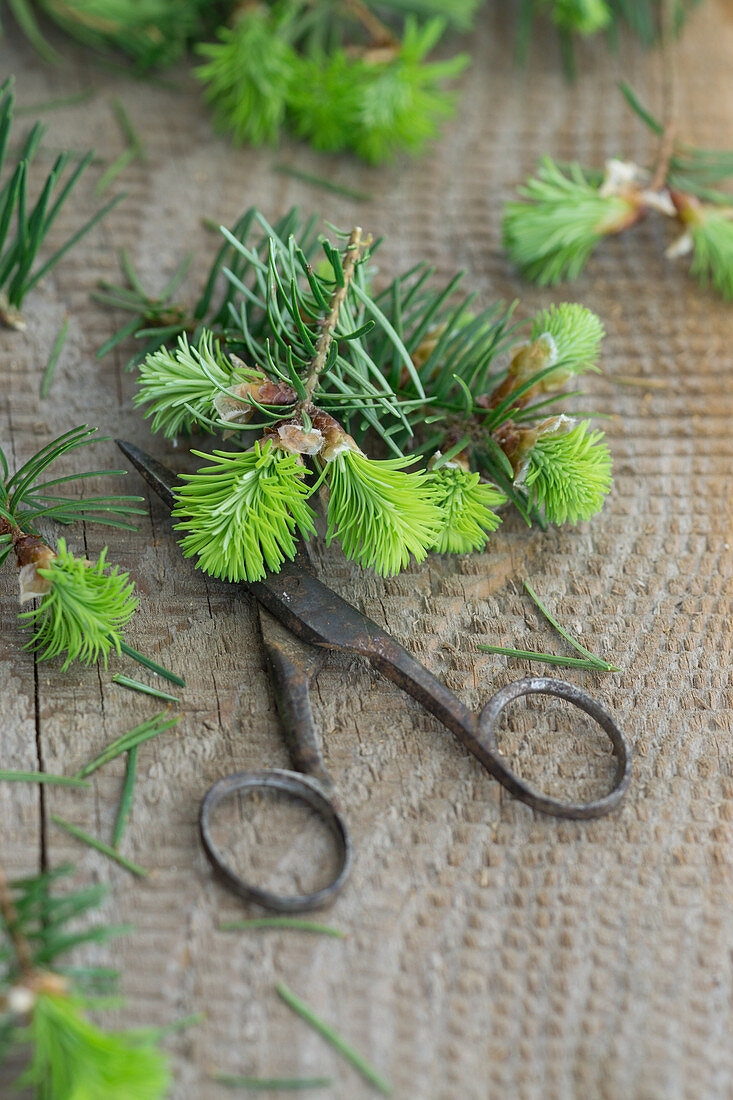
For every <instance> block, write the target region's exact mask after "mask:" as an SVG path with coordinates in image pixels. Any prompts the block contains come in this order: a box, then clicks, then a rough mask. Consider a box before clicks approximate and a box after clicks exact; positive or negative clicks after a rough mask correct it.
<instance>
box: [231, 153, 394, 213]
mask: <svg viewBox="0 0 733 1100" xmlns="http://www.w3.org/2000/svg"><path fill="white" fill-rule="evenodd" d="M272 170H273V172H277V173H278V175H280V176H290V177H291V178H292V179H294V180H299V181H300V182H301V183H309V184H311V186H312V187H320V188H321V189H322V190H323V191H330V192H331V194H332V195H341V196H342V197H343V198H345V199H354V200H355V201H356V202H372V200H373V199H374V195H370V194H369V192H368V191H359V190H357V188H355V187H346V186H345V185H344V184H342V183H334V181H333V180H329V179H326V178H325V177H323V176H315V175H313V173H312V172H303V171H302V169H300V168H292V167H291V166H290V165H289V164H273V166H272ZM215 228H216V229H218V228H219V226H218V224H217V225H216V226H215Z"/></svg>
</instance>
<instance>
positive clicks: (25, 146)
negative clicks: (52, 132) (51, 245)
mask: <svg viewBox="0 0 733 1100" xmlns="http://www.w3.org/2000/svg"><path fill="white" fill-rule="evenodd" d="M14 105H15V94H14V92H13V81H12V78H11V79H8V80H6V81H5V82H4V83H3V84H2V85H0V175H6V177H7V178H6V179H5V183H4V184H3V186H2V188H0V323H4V324H6V325H8V326H10V327H11V328H17V329H23V328H25V323H26V322H25V319H24V317H23V315H22V313H21V308H22V306H23V302H24V301H25V298H26V295H27V294H28V293H29V291H31V290H32V289H33V287H35V286H36V285H37V284H38V283H39V282H40V280H41V279H42V278H43V277H44V276H45V275H47V274H48V272H49V271H51V270H52V269H53V268H54V267H55V265H56V264H57V263H58V262H59V260H60V259H61V258H62V257H63V256H64V255H65V253H66V252H68V251H69V249H70V248H72V247H73V246H74V245H75V244H76V243H77V242H78V241H79V240H80V239H81V238H82V237H83V236H85V234H87V233H88V232H89V230H90V229H92V228H93V227H94V226H95V225H96V224H97V222H98V221H100V219H101V218H103V217H104V216H105V214H107V213H108V212H109V211H110V210H111V209H112V207H113V206H115V205H116V204H117V203H118V202H119V201H120V199H121V198H122V197H123V196H122V195H118V196H116V197H115V198H114V199H112V200H111V201H110V202H108V203H107V204H106V205H105V206H103V207H101V209H99V210H97V211H96V212H95V213H94V214H92V216H91V217H90V218H89V219H88V220H87V221H86V222H85V223H84V224H83V225H82V226H81V227H80V228H79V229H77V230H76V231H75V232H74V233H73V234H72V235H71V236H70V237H69V238H68V239H67V240H66V241H65V242H64V243H63V244H62V245H61V246H60V247H59V248H57V249H56V251H55V252H53V253H52V254H51V256H50V257H48V258H47V259H45V260H44V261H42V262H40V263H37V262H36V261H37V258H38V254H39V252H40V250H41V248H42V245H43V242H44V240H45V238H46V237H47V235H48V233H49V231H50V229H51V227H52V225H53V223H54V222H55V220H56V218H57V217H58V215H59V212H60V211H61V209H62V207H63V206H64V204H65V203H66V201H67V200H68V198H69V196H70V194H71V192H72V191H73V189H74V187H75V186H76V184H77V183H78V181H79V178H80V176H81V175H82V173H83V172H84V171H85V169H86V168H87V167H88V166H89V164H90V163H91V160H92V154H91V153H87V154H86V156H84V157H82V159H81V160H79V161H78V162H77V163H76V164H73V163H72V158H71V156H70V155H69V154H68V153H60V154H59V156H58V157H57V158H56V160H55V161H54V163H53V166H52V168H51V171H50V172H49V174H48V176H47V177H46V180H45V183H44V184H43V186H42V187H41V189H40V193H39V194H38V197H37V199H36V201H35V203H34V204H33V205H31V204H30V203H29V198H28V196H29V176H30V172H31V165H32V162H33V159H34V157H35V155H36V153H37V152H38V149H39V147H40V145H41V142H42V140H43V136H44V133H45V128H44V127H43V126H42V125H41V124H40V123H36V124H35V126H33V128H32V129H31V130H30V132H29V133H28V134H27V135H26V138H25V140H24V141H23V143H22V145H21V149H20V152H19V154H18V157H17V160H16V162H15V165H14V166H13V165H12V164H10V163H8V160H9V158H8V141H9V137H10V130H11V126H12V122H13V109H14ZM67 168H68V169H69V171H67Z"/></svg>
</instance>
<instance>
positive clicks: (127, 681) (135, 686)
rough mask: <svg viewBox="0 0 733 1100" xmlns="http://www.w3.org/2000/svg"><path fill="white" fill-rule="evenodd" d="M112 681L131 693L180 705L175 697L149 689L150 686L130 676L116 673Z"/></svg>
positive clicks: (153, 688)
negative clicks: (135, 692) (128, 689)
mask: <svg viewBox="0 0 733 1100" xmlns="http://www.w3.org/2000/svg"><path fill="white" fill-rule="evenodd" d="M112 679H113V680H114V682H115V683H116V684H119V685H120V686H121V687H126V688H130V690H131V691H140V692H142V693H143V694H144V695H153V696H155V698H156V699H165V700H166V702H168V703H180V701H181V700H180V699H179V698H178V696H177V695H169V694H168V692H167V691H161V690H160V689H159V688H156V687H151V686H150V684H143V683H142V682H141V681H140V680H133V679H132V677H131V676H123V674H122V673H121V672H116V673H115V675H114V676H113V677H112Z"/></svg>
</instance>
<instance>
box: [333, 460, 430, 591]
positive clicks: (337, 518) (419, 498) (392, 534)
mask: <svg viewBox="0 0 733 1100" xmlns="http://www.w3.org/2000/svg"><path fill="white" fill-rule="evenodd" d="M412 461H413V460H412V459H410V458H388V459H382V460H379V459H370V458H367V456H366V455H364V454H362V453H361V452H360V451H355V450H345V451H342V453H341V454H339V455H338V456H337V457H336V458H334V459H333V460H332V461H331V462H329V464H328V467H327V476H328V482H329V486H330V499H329V504H328V532H327V542H328V544H329V545H330V543H331V541H332V540H333V539H334V538H338V540H339V542H340V543H341V546H342V549H343V551H344V554H345V555H346V557H347V558H350V559H351V560H353V561H358V562H360V563H361V565H362V566H364V567H365V568H367V569H374V571H375V572H376V573H380V574H381V575H382V576H392V574H394V573H398V572H399V571H400V569H404V567H405V566H406V565H407V563H408V562H409V560H410V555H411V554H413V555H414V556H415V558H416V559H417V561H422V560H423V558H424V557H425V556H426V554H427V552H428V550H430V549H431V548H432V546H433V545H434V543H435V539H436V536H437V534H438V531H439V530H440V528H441V526H442V514H441V512H440V510H439V509H438V507H437V505H436V503H435V488H434V487H433V485H432V484H431V481H430V479H429V477H428V474H427V473H426V471H424V470H415V471H407V470H405V469H404V467H405V466H408V465H410V463H411V462H412Z"/></svg>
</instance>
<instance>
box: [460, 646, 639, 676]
mask: <svg viewBox="0 0 733 1100" xmlns="http://www.w3.org/2000/svg"><path fill="white" fill-rule="evenodd" d="M478 648H479V649H480V650H482V652H484V653H499V654H502V655H503V656H505V657H519V658H521V659H522V660H524V661H542V662H543V664H546V665H561V666H562V667H564V668H584V669H587V670H588V671H589V672H600V671H601V667H600V665H599V664H598V663H597V662H596V661H588V660H586V659H585V658H584V657H561V656H559V655H558V654H556V653H540V652H539V651H537V650H533V649H510V648H509V647H508V646H501V645H479V647H478ZM603 671H605V672H611V671H618V670H617V669H613V670H612V669H611V668H610V667H609V668H607V669H604V670H603Z"/></svg>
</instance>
